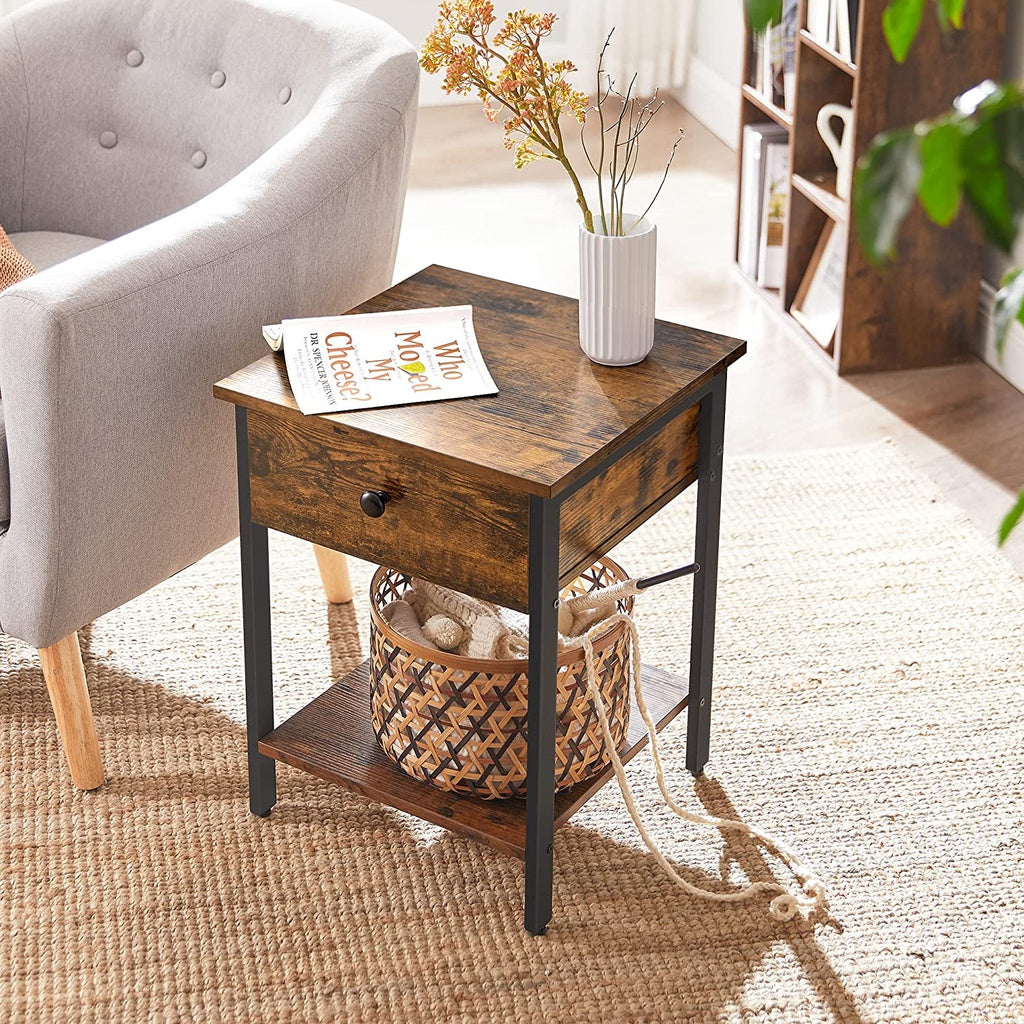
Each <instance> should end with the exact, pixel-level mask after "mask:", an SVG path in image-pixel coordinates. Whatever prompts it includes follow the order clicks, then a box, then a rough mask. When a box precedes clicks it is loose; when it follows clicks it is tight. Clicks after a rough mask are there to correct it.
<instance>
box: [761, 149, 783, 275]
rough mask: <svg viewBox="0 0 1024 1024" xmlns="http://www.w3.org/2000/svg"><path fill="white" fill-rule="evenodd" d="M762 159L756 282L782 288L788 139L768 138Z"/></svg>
mask: <svg viewBox="0 0 1024 1024" xmlns="http://www.w3.org/2000/svg"><path fill="white" fill-rule="evenodd" d="M762 160H763V162H764V186H763V189H762V193H761V211H760V212H761V224H760V244H759V247H758V261H757V283H758V284H759V285H761V287H762V288H781V287H782V285H783V282H784V280H785V276H786V251H785V249H784V248H783V238H784V236H785V229H786V216H787V213H788V200H789V140H788V139H787V140H784V141H782V142H767V143H766V144H765V146H764V152H763V154H762Z"/></svg>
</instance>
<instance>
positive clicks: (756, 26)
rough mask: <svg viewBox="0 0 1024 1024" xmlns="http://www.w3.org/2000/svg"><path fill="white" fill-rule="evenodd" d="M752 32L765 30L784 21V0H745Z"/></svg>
mask: <svg viewBox="0 0 1024 1024" xmlns="http://www.w3.org/2000/svg"><path fill="white" fill-rule="evenodd" d="M743 7H744V9H745V10H746V12H747V24H748V25H749V26H750V31H751V32H763V31H764V30H765V29H766V28H768V26H769V25H778V24H779V23H780V22H781V21H782V0H743Z"/></svg>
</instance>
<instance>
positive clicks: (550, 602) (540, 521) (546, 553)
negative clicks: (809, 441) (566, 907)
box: [524, 496, 559, 935]
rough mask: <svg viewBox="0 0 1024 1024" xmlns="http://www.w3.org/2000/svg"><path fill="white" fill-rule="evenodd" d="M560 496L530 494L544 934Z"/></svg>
mask: <svg viewBox="0 0 1024 1024" xmlns="http://www.w3.org/2000/svg"><path fill="white" fill-rule="evenodd" d="M558 533H559V508H558V505H557V503H556V502H554V501H551V500H546V499H544V498H538V497H535V496H534V497H531V498H530V548H529V555H530V580H529V583H530V598H529V609H530V687H529V709H528V712H527V730H528V744H527V751H526V906H525V918H524V923H525V925H526V930H527V931H528V932H530V933H531V934H533V935H543V934H544V931H545V929H546V928H547V926H548V922H549V921H550V920H551V886H552V864H553V854H554V842H555V728H556V713H555V690H556V675H557V671H558V608H557V601H558Z"/></svg>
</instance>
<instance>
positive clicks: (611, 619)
mask: <svg viewBox="0 0 1024 1024" xmlns="http://www.w3.org/2000/svg"><path fill="white" fill-rule="evenodd" d="M620 591H621V592H620ZM637 592H638V591H637V589H636V581H635V580H629V581H627V582H626V583H624V584H618V585H617V586H615V587H609V588H608V589H606V590H602V591H595V592H594V595H593V597H592V598H591V595H589V594H588V595H584V596H583V597H582V598H574V599H573V600H572V601H570V602H567V603H568V604H569V605H570V607H572V609H573V610H574V611H576V610H578V609H579V608H582V607H584V606H585V605H586V602H587V598H591V599H592V600H593V599H599V600H600V601H602V602H603V601H607V600H609V599H611V598H619V597H625V596H629V595H633V594H636V593H637ZM595 603H596V602H595ZM617 622H622V623H624V624H625V626H626V630H627V631H628V632H629V636H630V654H629V675H628V677H629V680H630V683H631V685H632V688H633V690H634V692H635V694H636V704H637V707H638V708H639V709H640V714H641V716H642V717H643V720H644V724H645V725H646V726H647V732H648V735H649V736H650V740H651V755H652V758H653V760H654V771H655V774H656V776H657V779H658V789H659V790H661V795H662V798H663V799H664V801H665V804H666V806H667V807H668V808H669V810H671V811H672V812H673V813H674V814H675V815H676V816H677V817H679V818H682V819H683V820H684V821H689V822H692V823H693V824H696V825H705V826H707V827H709V828H717V829H731V830H733V831H736V832H742V833H743V834H744V835H748V836H751V837H752V838H754V839H758V840H760V841H761V842H762V843H764V844H765V845H766V846H767V847H769V848H770V849H772V850H774V851H775V852H776V853H777V854H778V855H779V857H781V858H782V860H783V861H785V863H786V864H787V865H788V867H789V869H790V870H791V871H792V872H793V874H794V876H795V877H796V878H797V880H798V881H799V882H800V890H799V891H798V892H795V893H794V892H791V891H790V890H788V889H787V888H786V887H785V886H782V885H779V884H778V883H776V882H752V883H751V884H750V885H748V886H746V888H744V889H738V890H734V891H732V892H712V891H711V890H708V889H703V888H701V887H700V886H699V885H694V884H693V883H692V882H688V881H687V880H686V879H685V878H683V877H682V876H681V875H680V874H679V873H678V872H677V871H676V869H675V868H674V867H673V866H672V865H671V864H670V863H669V861H668V859H667V858H666V857H665V855H664V853H662V851H661V849H660V847H659V846H658V844H657V843H656V842H655V841H654V839H652V838H651V836H650V835H649V834H648V832H647V829H646V827H645V826H644V821H643V818H642V816H641V814H640V811H639V809H638V808H637V806H636V801H635V800H634V799H633V793H632V790H631V789H630V787H629V781H628V780H627V778H626V771H625V769H624V768H623V765H622V760H621V759H620V757H619V753H618V751H617V750H616V749H615V743H614V741H613V739H612V732H611V726H610V725H609V724H608V713H607V711H606V710H605V706H604V700H603V699H602V697H601V689H600V687H599V686H598V682H597V668H596V665H595V662H594V639H595V638H596V637H597V636H598V635H599V634H601V633H604V632H605V631H607V629H608V628H609V627H610V626H613V625H615V624H616V623H617ZM575 639H576V640H578V642H579V643H580V645H581V646H582V647H583V653H584V656H585V658H586V665H587V691H588V693H589V696H590V699H591V701H592V702H593V705H594V710H595V711H596V712H597V717H598V721H599V722H600V723H601V732H602V733H603V735H604V743H605V748H606V749H607V751H608V756H609V758H610V760H611V763H612V768H613V769H614V771H615V778H616V779H617V780H618V783H619V789H620V790H621V791H622V799H623V800H624V801H625V804H626V809H627V810H628V811H629V816H630V817H631V818H632V819H633V824H634V825H635V826H636V830H637V832H639V833H640V838H641V839H642V840H643V841H644V845H645V846H646V847H647V849H648V850H650V852H651V853H652V854H653V855H654V858H655V860H656V861H657V862H658V864H660V865H661V868H662V870H663V871H664V872H665V874H666V875H668V877H669V878H671V879H672V881H673V882H675V884H676V885H678V886H679V887H680V888H681V889H683V891H684V892H687V893H689V894H690V895H691V896H700V897H702V898H703V899H707V900H715V901H716V902H719V903H735V902H737V901H739V900H746V899H750V898H751V897H753V896H757V895H760V894H762V893H763V894H769V893H775V894H776V895H775V898H774V899H773V900H772V901H771V903H770V904H769V911H768V912H769V913H770V914H771V916H772V917H774V918H775V919H776V920H779V921H788V920H790V919H791V918H793V917H794V916H795V915H796V913H797V912H798V911H802V912H804V913H805V914H810V913H812V912H813V911H814V910H817V909H818V908H820V907H823V906H824V905H825V887H824V885H823V884H822V883H821V881H820V880H819V879H818V878H817V877H815V875H814V873H813V872H812V871H811V870H810V869H809V868H808V867H807V866H806V865H805V864H804V863H803V862H802V861H801V860H800V858H799V857H798V856H797V855H796V854H795V853H794V852H793V851H792V850H790V849H789V848H788V847H787V846H785V845H784V844H783V843H781V842H779V841H778V840H777V839H775V838H774V837H773V836H771V835H769V834H768V833H766V832H762V831H761V830H760V829H757V828H754V827H752V826H750V825H747V824H745V823H744V822H742V821H733V820H731V819H729V818H715V817H708V816H705V815H702V814H695V813H694V812H692V811H688V810H686V809H685V808H684V807H680V806H679V804H678V803H676V801H675V800H674V799H673V797H672V794H671V793H670V792H669V790H668V786H667V785H666V783H665V773H664V770H663V769H662V764H661V756H660V753H659V751H658V734H657V729H656V728H655V724H654V722H653V721H652V720H651V716H650V713H649V712H648V710H647V705H646V703H645V702H644V695H643V687H642V686H641V683H640V638H639V636H638V634H637V629H636V624H635V623H634V622H633V619H632V618H631V617H630V616H629V615H627V614H626V613H625V612H616V613H615V614H613V615H610V616H608V617H607V618H605V619H602V620H601V621H600V622H598V623H596V624H595V625H594V626H592V627H591V628H590V629H589V630H587V632H586V633H584V634H583V635H582V636H580V637H576V638H575ZM628 697H629V695H628V694H627V699H628Z"/></svg>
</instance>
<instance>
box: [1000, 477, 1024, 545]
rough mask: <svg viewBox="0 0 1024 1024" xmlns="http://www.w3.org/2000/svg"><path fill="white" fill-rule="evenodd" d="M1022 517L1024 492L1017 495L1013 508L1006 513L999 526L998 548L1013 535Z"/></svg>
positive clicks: (1023, 513)
mask: <svg viewBox="0 0 1024 1024" xmlns="http://www.w3.org/2000/svg"><path fill="white" fill-rule="evenodd" d="M1022 516H1024V491H1021V492H1020V494H1018V495H1017V500H1016V502H1014V505H1013V508H1011V509H1010V511H1009V512H1007V513H1006V516H1005V518H1004V519H1003V521H1002V522H1001V523H1000V524H999V546H1000V547H1002V545H1003V544H1005V543H1006V540H1007V538H1008V537H1009V536H1010V534H1011V533H1013V531H1014V529H1015V528H1016V526H1017V524H1018V523H1019V522H1020V521H1021V517H1022Z"/></svg>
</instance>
